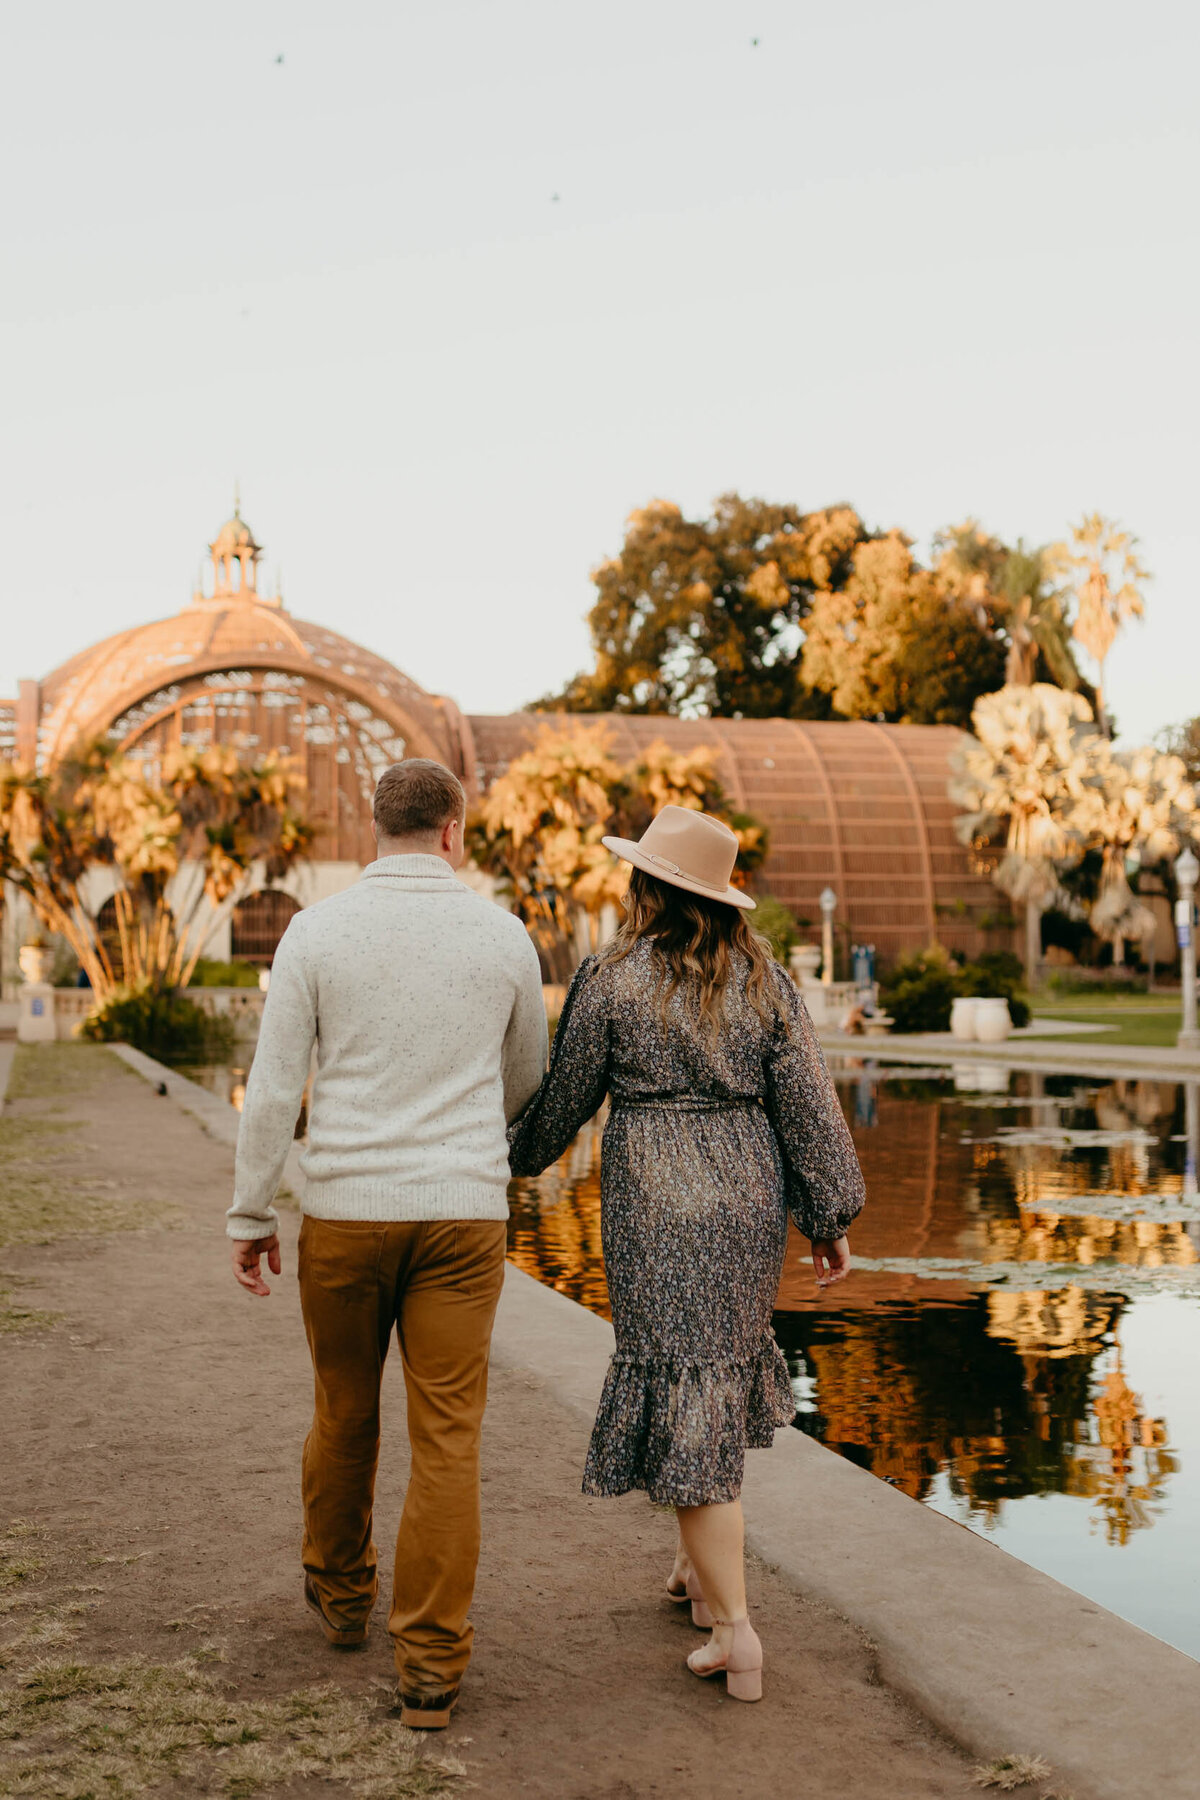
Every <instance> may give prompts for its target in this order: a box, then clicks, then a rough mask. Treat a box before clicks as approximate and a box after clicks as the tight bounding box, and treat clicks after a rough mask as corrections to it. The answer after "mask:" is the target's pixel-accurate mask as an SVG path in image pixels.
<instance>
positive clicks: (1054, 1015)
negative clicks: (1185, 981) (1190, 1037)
mask: <svg viewBox="0 0 1200 1800" xmlns="http://www.w3.org/2000/svg"><path fill="white" fill-rule="evenodd" d="M1033 1012H1034V1017H1035V1018H1038V1019H1047V1020H1052V1019H1065V1020H1069V1021H1070V1022H1071V1023H1072V1024H1076V1023H1078V1024H1084V1025H1103V1026H1106V1027H1108V1029H1106V1030H1105V1031H1104V1032H1103V1034H1101V1033H1099V1032H1097V1033H1096V1034H1095V1037H1094V1038H1092V1037H1091V1035H1090V1034H1089V1040H1088V1041H1090V1042H1095V1043H1097V1044H1133V1045H1140V1044H1157V1045H1159V1046H1161V1047H1162V1048H1164V1049H1174V1047H1175V1039H1176V1037H1177V1036H1178V1033H1179V1024H1180V1006H1179V1002H1178V1001H1177V1000H1174V999H1172V998H1170V997H1166V996H1165V997H1164V998H1162V999H1161V1000H1160V999H1158V998H1156V997H1155V996H1154V995H1153V994H1114V995H1113V997H1112V999H1111V1000H1104V1001H1100V1002H1097V1001H1096V1000H1095V999H1094V998H1092V997H1088V998H1086V999H1077V998H1075V997H1072V998H1070V999H1068V1000H1050V999H1046V1000H1037V1001H1035V1002H1034V1007H1033ZM1069 1035H1071V1036H1074V1035H1075V1034H1074V1033H1071V1034H1069Z"/></svg>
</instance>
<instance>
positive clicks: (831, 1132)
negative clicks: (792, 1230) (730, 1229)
mask: <svg viewBox="0 0 1200 1800" xmlns="http://www.w3.org/2000/svg"><path fill="white" fill-rule="evenodd" d="M779 986H780V989H781V991H782V992H783V999H784V1007H785V1012H786V1026H785V1024H784V1023H783V1022H782V1021H781V1022H780V1023H779V1024H778V1025H777V1026H776V1028H775V1032H774V1036H773V1038H772V1041H771V1047H770V1050H769V1051H768V1053H767V1057H766V1060H765V1063H764V1073H765V1075H766V1093H765V1096H764V1098H765V1102H766V1109H767V1117H768V1118H769V1119H770V1121H771V1125H772V1127H773V1129H774V1132H775V1136H776V1137H777V1138H778V1140H779V1148H780V1150H781V1152H782V1154H783V1166H784V1173H785V1179H786V1182H787V1198H788V1207H789V1209H790V1211H791V1214H792V1217H793V1218H794V1219H795V1221H796V1224H797V1225H798V1226H799V1228H800V1230H801V1231H802V1232H803V1233H804V1235H805V1237H806V1238H811V1239H812V1241H813V1243H814V1245H815V1244H818V1243H819V1244H822V1245H830V1244H834V1243H836V1242H837V1240H838V1239H839V1238H841V1237H843V1236H844V1235H845V1232H846V1228H847V1226H848V1225H849V1224H850V1222H851V1220H852V1219H855V1218H857V1217H858V1214H859V1213H860V1212H861V1211H862V1208H863V1201H864V1200H865V1198H866V1194H865V1191H864V1188H863V1178H862V1170H861V1169H860V1168H859V1166H858V1156H857V1155H856V1153H855V1149H854V1140H853V1139H852V1137H851V1136H850V1129H849V1127H848V1126H847V1124H846V1120H845V1117H844V1116H843V1113H842V1109H841V1106H840V1105H839V1103H838V1097H837V1093H836V1091H835V1090H834V1085H833V1082H832V1081H831V1079H830V1076H829V1070H828V1069H827V1068H826V1066H825V1058H824V1057H823V1056H822V1054H821V1046H820V1044H819V1043H818V1042H817V1034H816V1032H815V1031H814V1030H813V1024H812V1020H811V1019H810V1018H809V1016H808V1008H807V1007H806V1006H805V1004H804V1002H803V1000H802V999H801V998H800V995H799V994H798V992H797V991H796V987H795V985H794V983H793V982H792V981H790V980H789V979H788V977H787V976H786V975H785V974H784V972H783V970H782V969H781V970H780V971H779ZM819 1273H820V1271H819V1270H818V1274H819Z"/></svg>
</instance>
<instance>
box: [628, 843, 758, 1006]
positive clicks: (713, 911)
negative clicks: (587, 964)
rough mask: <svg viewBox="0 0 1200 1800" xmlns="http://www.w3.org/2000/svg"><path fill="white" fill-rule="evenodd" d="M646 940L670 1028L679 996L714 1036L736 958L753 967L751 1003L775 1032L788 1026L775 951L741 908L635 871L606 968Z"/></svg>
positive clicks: (748, 983) (748, 994) (749, 990)
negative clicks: (671, 1010)
mask: <svg viewBox="0 0 1200 1800" xmlns="http://www.w3.org/2000/svg"><path fill="white" fill-rule="evenodd" d="M643 938H647V939H649V941H650V944H651V946H652V947H653V949H654V951H655V957H654V960H655V962H656V964H658V967H659V980H658V986H657V996H656V997H657V1001H658V1013H659V1018H660V1019H661V1020H662V1023H663V1026H664V1028H665V1026H666V1024H667V1009H668V1007H669V1005H670V1002H671V999H672V997H673V996H674V995H675V994H677V993H678V994H682V995H683V997H684V1002H685V1005H688V1006H689V1007H690V1008H691V1009H692V1011H693V1012H694V1014H695V1016H696V1018H697V1019H698V1020H699V1022H700V1023H701V1024H702V1025H703V1026H705V1027H706V1029H707V1030H708V1032H709V1034H710V1036H711V1037H712V1038H713V1040H714V1041H715V1039H716V1038H717V1037H718V1036H719V1035H720V1031H721V1026H722V1025H723V1024H724V1021H725V992H726V989H727V988H728V986H729V983H730V981H731V980H732V979H733V976H734V973H735V971H736V969H737V966H738V961H739V958H744V959H745V960H746V962H747V963H749V965H750V972H749V975H748V976H747V979H746V998H747V1000H748V1001H749V1002H750V1004H751V1006H752V1007H753V1008H754V1010H755V1012H756V1013H757V1014H758V1016H759V1018H760V1019H761V1020H762V1022H763V1024H764V1025H765V1026H766V1027H767V1029H768V1030H770V1029H771V1028H772V1027H773V1026H774V1025H775V1024H776V1023H777V1022H779V1023H783V1024H785V1025H786V1023H787V1013H786V1011H785V1007H784V1000H783V995H782V994H781V993H780V991H779V985H778V980H777V977H776V976H775V974H774V970H775V969H776V968H777V967H778V964H777V963H776V961H775V958H774V956H773V955H772V953H771V946H770V944H768V942H767V940H766V938H765V937H762V936H761V935H760V934H759V933H758V932H757V931H755V929H754V927H753V926H752V925H751V924H750V921H749V919H748V918H747V916H746V913H745V912H744V911H743V910H742V909H741V908H740V907H737V906H730V905H729V904H728V903H722V902H721V901H719V900H705V899H702V898H701V896H700V895H699V894H689V893H688V892H687V891H686V889H684V888H677V887H673V886H672V885H671V884H670V883H669V882H666V881H659V880H658V879H657V878H656V877H655V876H653V875H647V874H645V873H643V871H642V870H641V869H634V870H633V872H632V874H631V876H630V880H629V888H628V890H627V892H626V895H625V917H624V919H623V920H622V921H621V924H620V926H619V928H618V930H617V932H616V935H615V936H614V937H613V940H612V942H611V943H610V944H609V945H608V947H607V948H606V949H605V950H604V951H603V952H602V954H601V958H600V960H601V963H602V964H607V965H610V966H611V965H612V964H613V963H619V962H623V961H624V959H625V958H626V957H627V956H628V955H629V954H630V952H631V951H633V950H634V949H636V947H637V945H638V944H639V943H641V941H642V939H643Z"/></svg>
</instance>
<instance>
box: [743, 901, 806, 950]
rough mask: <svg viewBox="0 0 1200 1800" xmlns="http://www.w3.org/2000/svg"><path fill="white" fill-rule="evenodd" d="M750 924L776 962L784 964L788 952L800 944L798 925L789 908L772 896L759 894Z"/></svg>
mask: <svg viewBox="0 0 1200 1800" xmlns="http://www.w3.org/2000/svg"><path fill="white" fill-rule="evenodd" d="M757 898H758V905H757V906H756V907H755V909H754V911H753V912H752V913H751V914H750V923H751V925H752V926H753V927H754V929H755V931H757V932H758V934H759V936H760V937H765V938H766V940H767V942H768V944H770V946H771V951H772V954H773V955H774V957H775V961H776V962H781V963H786V962H787V959H788V952H789V951H790V950H792V949H794V947H795V946H796V945H797V944H798V943H799V942H800V925H799V922H798V920H797V918H796V915H795V913H794V912H792V910H791V908H790V907H787V906H785V905H784V904H783V901H782V900H777V899H776V898H775V896H774V894H759V895H758V896H757Z"/></svg>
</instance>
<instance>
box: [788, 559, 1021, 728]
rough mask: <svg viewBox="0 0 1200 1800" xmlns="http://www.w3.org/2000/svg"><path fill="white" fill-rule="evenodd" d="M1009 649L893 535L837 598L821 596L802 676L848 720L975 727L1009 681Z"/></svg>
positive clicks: (809, 626) (981, 615) (856, 569)
mask: <svg viewBox="0 0 1200 1800" xmlns="http://www.w3.org/2000/svg"><path fill="white" fill-rule="evenodd" d="M1004 661H1005V649H1004V646H1003V644H1002V643H1001V641H1000V639H999V638H998V637H997V636H996V634H995V632H994V631H993V630H992V629H991V625H990V621H989V619H988V617H987V614H986V612H984V611H983V609H982V608H981V607H980V606H979V605H978V604H977V603H976V602H975V601H973V600H972V599H970V598H968V597H967V596H964V595H962V594H959V593H957V592H956V591H955V590H954V587H953V585H952V584H950V583H948V582H947V581H946V580H945V579H944V577H943V576H942V575H941V574H939V573H938V572H936V571H934V570H931V569H924V568H922V567H921V566H920V564H919V563H917V562H916V561H915V560H914V558H913V554H912V549H911V547H910V545H909V542H908V540H907V538H905V537H903V536H902V535H901V533H900V532H898V531H893V532H889V533H888V535H887V536H886V537H882V538H876V539H873V540H870V541H868V542H865V543H860V544H858V545H857V546H856V547H855V550H854V553H853V558H852V572H851V574H850V577H849V579H848V580H847V582H846V584H845V586H844V587H843V588H841V589H840V590H838V591H837V592H825V593H821V594H818V595H817V597H816V599H815V600H814V602H813V605H812V609H811V611H810V613H809V616H808V619H807V621H806V625H805V637H804V649H803V652H802V655H801V677H802V680H803V681H804V682H805V684H806V685H807V686H808V687H810V688H812V689H813V690H814V691H816V692H818V693H824V694H826V695H827V696H828V698H829V701H830V704H831V706H832V708H833V711H834V712H835V713H836V714H838V715H839V716H840V717H842V718H847V719H864V718H866V719H886V720H888V721H890V722H892V723H895V724H906V725H965V724H966V722H967V720H968V719H969V718H970V716H971V708H972V707H973V706H974V704H975V702H976V700H977V699H978V698H979V696H980V694H985V693H988V692H990V690H991V689H993V688H996V687H999V686H1000V684H1001V682H1002V681H1003V679H1004Z"/></svg>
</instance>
